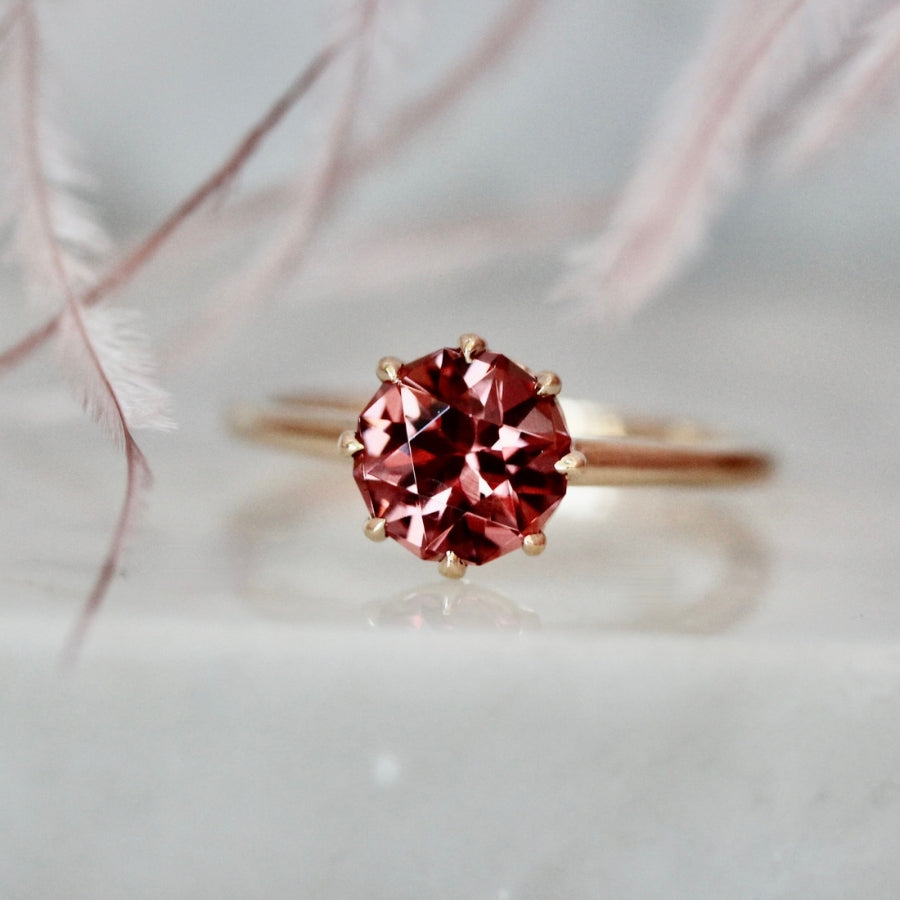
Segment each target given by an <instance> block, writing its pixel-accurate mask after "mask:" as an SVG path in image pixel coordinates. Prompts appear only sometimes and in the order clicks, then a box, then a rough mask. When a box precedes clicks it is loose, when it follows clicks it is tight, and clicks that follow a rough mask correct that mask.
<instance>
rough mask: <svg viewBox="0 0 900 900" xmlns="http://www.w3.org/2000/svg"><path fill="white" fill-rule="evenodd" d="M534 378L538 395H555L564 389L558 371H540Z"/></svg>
mask: <svg viewBox="0 0 900 900" xmlns="http://www.w3.org/2000/svg"><path fill="white" fill-rule="evenodd" d="M534 379H535V381H536V382H537V393H538V397H555V396H556V395H557V394H558V393H559V392H560V391H561V390H562V379H561V378H560V377H559V375H557V374H556V372H538V373H537V375H535V376H534Z"/></svg>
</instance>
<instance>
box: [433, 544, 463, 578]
mask: <svg viewBox="0 0 900 900" xmlns="http://www.w3.org/2000/svg"><path fill="white" fill-rule="evenodd" d="M467 565H468V563H466V562H465V561H464V560H462V559H460V558H459V557H458V556H457V555H456V554H455V553H454V552H453V551H452V550H448V551H447V552H446V554H444V558H443V559H442V560H441V561H440V562H439V563H438V572H440V573H441V575H443V576H444V577H445V578H462V577H463V575H465V574H466V567H467Z"/></svg>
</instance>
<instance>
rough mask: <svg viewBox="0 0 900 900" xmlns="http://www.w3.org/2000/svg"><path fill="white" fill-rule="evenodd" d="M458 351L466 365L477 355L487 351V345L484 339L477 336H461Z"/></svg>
mask: <svg viewBox="0 0 900 900" xmlns="http://www.w3.org/2000/svg"><path fill="white" fill-rule="evenodd" d="M459 349H460V350H461V351H462V355H463V357H464V359H465V361H466V362H467V363H471V362H472V360H473V359H475V357H476V356H478V354H479V353H484V351H485V350H487V343H485V340H484V338H482V337H479V336H478V335H477V334H463V335H460V338H459Z"/></svg>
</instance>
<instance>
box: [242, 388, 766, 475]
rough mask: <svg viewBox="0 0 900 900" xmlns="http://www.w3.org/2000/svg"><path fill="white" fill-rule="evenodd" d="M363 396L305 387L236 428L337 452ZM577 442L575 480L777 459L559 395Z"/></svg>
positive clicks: (744, 466)
mask: <svg viewBox="0 0 900 900" xmlns="http://www.w3.org/2000/svg"><path fill="white" fill-rule="evenodd" d="M364 402H365V401H364V399H359V400H357V398H355V397H352V396H347V395H328V394H298V395H291V396H283V397H278V398H275V399H274V400H273V401H271V402H270V403H267V404H262V405H249V404H248V405H238V406H236V407H234V408H233V409H232V411H231V416H230V425H231V428H232V429H233V430H234V431H235V432H236V433H237V434H238V435H240V436H241V437H244V438H247V439H249V440H252V441H255V442H258V443H263V444H268V445H270V446H274V447H280V448H282V449H286V450H292V451H295V452H300V453H303V454H305V455H307V456H316V457H324V458H334V459H336V458H338V454H337V450H336V447H337V441H338V437H339V436H340V434H341V433H342V432H343V431H345V430H346V429H348V428H351V427H353V425H354V423H355V421H356V418H357V415H358V412H359V410H360V409H362V408H363V405H364ZM560 404H561V406H562V408H563V412H564V413H565V416H566V420H567V423H568V425H569V429H570V432H571V433H572V434H573V435H580V436H579V437H573V442H572V449H573V450H579V451H580V452H582V453H583V454H584V455H585V458H586V459H587V466H586V467H585V468H584V469H583V470H582V471H581V472H580V473H579V477H578V478H577V479H572V482H571V483H572V485H573V486H574V485H605V486H617V485H642V484H644V485H664V484H668V485H672V484H675V485H678V484H682V485H728V484H744V483H747V482H751V481H757V480H759V479H760V478H763V477H765V476H766V475H767V474H768V473H769V471H770V470H771V461H770V460H769V458H768V457H767V456H766V455H765V454H763V453H760V452H757V451H754V450H745V449H736V448H733V447H730V446H729V445H728V444H727V443H726V442H725V441H723V439H722V437H721V436H720V435H717V434H715V433H713V432H710V431H707V430H704V429H702V428H699V427H697V426H696V425H693V424H691V423H690V422H686V421H683V420H657V419H641V418H636V417H625V416H621V415H618V414H616V413H612V412H610V411H609V410H608V409H606V408H605V407H602V406H600V405H598V404H595V403H590V402H587V401H581V400H562V399H561V400H560Z"/></svg>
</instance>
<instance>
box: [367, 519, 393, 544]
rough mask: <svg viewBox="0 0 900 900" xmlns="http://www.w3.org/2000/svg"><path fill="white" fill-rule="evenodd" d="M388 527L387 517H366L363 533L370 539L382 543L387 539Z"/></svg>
mask: <svg viewBox="0 0 900 900" xmlns="http://www.w3.org/2000/svg"><path fill="white" fill-rule="evenodd" d="M386 527H387V521H386V520H385V519H381V518H379V517H378V516H372V518H371V519H366V523H365V525H363V534H365V536H366V537H367V538H368V539H369V540H370V541H374V542H375V543H376V544H380V543H381V542H382V541H384V540H386V539H387V531H386Z"/></svg>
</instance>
